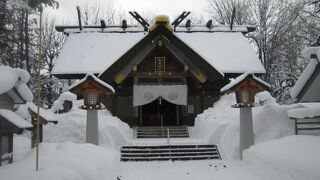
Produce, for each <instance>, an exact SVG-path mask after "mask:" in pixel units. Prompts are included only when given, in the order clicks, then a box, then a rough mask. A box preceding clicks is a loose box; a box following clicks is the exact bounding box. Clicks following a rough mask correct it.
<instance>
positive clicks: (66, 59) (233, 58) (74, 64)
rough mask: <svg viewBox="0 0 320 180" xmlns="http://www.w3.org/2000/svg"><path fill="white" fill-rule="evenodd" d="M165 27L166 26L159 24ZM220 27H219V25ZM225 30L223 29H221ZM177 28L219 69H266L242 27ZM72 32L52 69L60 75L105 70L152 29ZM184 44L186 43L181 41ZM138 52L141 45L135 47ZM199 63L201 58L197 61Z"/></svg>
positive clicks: (182, 37)
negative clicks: (143, 30) (227, 28)
mask: <svg viewBox="0 0 320 180" xmlns="http://www.w3.org/2000/svg"><path fill="white" fill-rule="evenodd" d="M159 27H162V26H159ZM216 28H218V27H216ZM222 30H223V32H221V31H222ZM222 30H221V31H219V32H217V31H214V30H212V31H195V32H193V31H176V32H173V33H171V35H172V36H173V37H174V38H176V39H179V41H181V42H183V43H182V44H184V45H183V46H184V47H187V48H188V49H191V50H192V53H193V54H194V55H195V56H199V57H201V58H202V59H204V60H205V61H207V64H208V65H209V66H211V67H213V68H214V69H215V70H216V71H218V72H221V73H232V74H242V73H244V72H247V71H252V72H254V73H264V72H265V70H264V67H263V66H262V64H261V62H260V61H259V59H258V58H257V56H256V55H255V53H254V51H253V49H252V48H251V47H250V45H249V42H248V40H247V39H246V37H244V36H243V34H242V32H239V31H231V30H229V31H227V30H226V28H222ZM83 31H84V30H82V31H81V33H69V37H68V39H67V41H66V43H65V44H64V47H63V49H62V51H61V54H60V55H59V57H58V59H57V62H56V64H55V66H54V68H53V71H52V73H53V74H54V75H55V76H57V77H59V78H80V77H84V75H85V74H86V73H87V72H93V73H94V74H99V73H103V72H104V71H105V70H106V69H108V68H109V67H111V66H113V65H114V64H115V62H117V61H118V60H120V59H121V58H122V57H123V56H125V54H127V53H128V52H129V50H131V51H132V48H134V47H135V46H136V45H137V44H138V43H141V41H143V40H144V39H146V37H150V36H152V32H153V31H151V32H149V33H146V32H138V31H137V32H121V33H120V32H118V33H115V32H108V31H106V32H101V30H100V31H90V32H83ZM181 46H182V45H181ZM134 51H136V53H137V52H138V51H140V49H135V50H134ZM195 63H198V62H195Z"/></svg>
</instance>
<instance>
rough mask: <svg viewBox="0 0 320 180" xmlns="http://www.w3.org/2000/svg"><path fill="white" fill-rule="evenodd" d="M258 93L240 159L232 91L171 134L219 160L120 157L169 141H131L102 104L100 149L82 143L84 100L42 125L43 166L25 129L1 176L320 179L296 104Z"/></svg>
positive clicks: (315, 139)
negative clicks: (250, 139) (132, 148)
mask: <svg viewBox="0 0 320 180" xmlns="http://www.w3.org/2000/svg"><path fill="white" fill-rule="evenodd" d="M257 97H258V100H257V102H259V101H263V104H264V106H260V107H255V108H253V116H254V117H253V121H254V132H255V142H256V145H254V146H252V147H251V148H250V149H248V150H246V151H245V154H244V160H243V161H240V160H239V159H238V144H239V127H238V126H239V109H236V108H231V105H233V104H235V97H234V94H230V95H225V96H222V97H221V99H220V101H218V102H217V103H215V104H214V106H213V107H212V108H209V109H207V110H206V111H205V112H204V113H202V114H200V115H198V117H197V118H196V121H195V126H194V127H189V130H190V131H191V132H190V134H191V138H181V139H171V140H170V143H171V144H188V143H189V144H205V143H210V144H217V145H218V147H219V151H220V153H221V154H222V160H204V161H175V162H171V161H164V162H120V158H119V154H120V153H119V147H120V146H122V145H130V144H132V145H146V144H148V145H149V144H159V145H163V144H168V140H167V139H135V138H134V137H133V134H134V133H133V130H132V129H131V128H130V127H129V126H128V125H127V124H125V123H123V122H122V121H121V120H120V119H118V118H117V117H113V116H112V115H111V114H110V113H109V112H108V111H107V110H101V111H100V112H99V135H100V147H98V146H95V145H90V144H85V143H84V142H85V127H86V112H85V111H84V110H80V109H78V108H77V107H78V106H80V105H81V102H75V105H74V108H73V109H72V110H71V111H70V112H68V113H64V114H56V117H57V119H59V123H58V124H51V123H49V124H47V125H45V126H44V143H42V144H41V146H40V171H39V172H36V171H35V149H32V150H31V148H30V134H28V133H25V134H23V135H19V136H15V138H14V163H13V164H10V165H4V166H2V167H0V179H3V178H4V179H12V180H14V179H27V180H28V179H30V180H31V179H32V180H33V179H36V180H37V179H54V180H59V179H68V180H69V179H70V180H78V179H97V180H98V179H99V180H100V179H107V180H108V179H110V180H111V179H112V180H115V179H116V177H120V179H122V180H149V179H153V180H162V179H172V180H180V179H184V180H188V179H190V180H191V179H203V180H206V179H207V180H212V179H215V180H216V179H217V180H219V179H226V180H233V179H237V180H242V179H246V180H247V179H249V180H270V179H275V180H294V179H306V180H318V179H320V174H319V172H320V168H319V167H320V166H319V165H320V164H319V162H320V159H319V157H318V155H317V154H318V152H320V146H319V144H320V137H319V136H294V135H293V133H294V124H293V122H292V121H291V120H289V119H288V115H287V111H288V110H290V109H294V108H298V107H301V105H286V106H283V105H278V104H276V103H275V101H274V99H273V98H272V97H271V96H270V95H269V94H268V93H266V92H264V93H261V94H259V96H257ZM47 111H50V110H47ZM48 113H49V112H48ZM50 113H52V112H50ZM21 114H23V113H21ZM16 171H19V172H20V173H16Z"/></svg>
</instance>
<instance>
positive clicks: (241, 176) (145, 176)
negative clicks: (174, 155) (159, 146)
mask: <svg viewBox="0 0 320 180" xmlns="http://www.w3.org/2000/svg"><path fill="white" fill-rule="evenodd" d="M120 179H121V180H262V179H261V178H260V177H257V176H256V175H254V173H253V172H252V171H251V168H250V167H249V166H248V165H247V164H245V163H244V162H241V161H225V160H201V161H175V162H171V161H160V162H159V161H157V162H122V163H121V177H120Z"/></svg>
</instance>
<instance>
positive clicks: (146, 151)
mask: <svg viewBox="0 0 320 180" xmlns="http://www.w3.org/2000/svg"><path fill="white" fill-rule="evenodd" d="M216 150H217V149H215V148H212V149H209V148H201V149H200V148H199V149H152V150H143V149H130V150H128V149H123V150H121V152H122V153H166V152H173V153H175V152H180V153H184V152H212V151H216Z"/></svg>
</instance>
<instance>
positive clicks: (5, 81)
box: [0, 66, 33, 102]
mask: <svg viewBox="0 0 320 180" xmlns="http://www.w3.org/2000/svg"><path fill="white" fill-rule="evenodd" d="M29 80H30V75H29V73H28V72H27V71H25V70H22V69H18V68H11V67H7V66H0V84H1V86H0V94H3V93H5V92H7V91H9V90H11V89H12V88H14V87H15V88H16V89H17V90H18V92H19V94H20V95H21V96H22V98H23V99H24V100H25V101H27V102H31V101H32V100H33V94H32V92H31V90H30V89H29V88H28V86H27V85H26V83H27V82H28V81H29Z"/></svg>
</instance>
